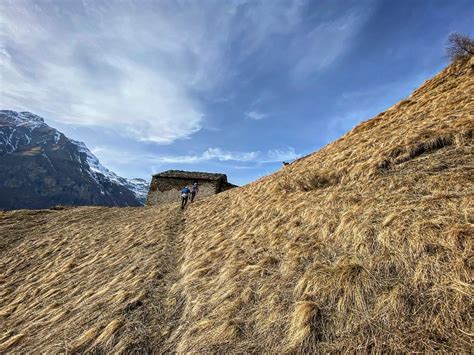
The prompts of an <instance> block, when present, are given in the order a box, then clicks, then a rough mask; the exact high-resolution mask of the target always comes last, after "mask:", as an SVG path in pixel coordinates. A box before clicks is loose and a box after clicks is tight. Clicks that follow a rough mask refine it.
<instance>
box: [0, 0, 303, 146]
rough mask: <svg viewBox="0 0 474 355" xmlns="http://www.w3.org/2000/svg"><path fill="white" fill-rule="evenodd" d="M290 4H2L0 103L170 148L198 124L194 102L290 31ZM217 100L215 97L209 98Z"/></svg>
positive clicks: (199, 111)
mask: <svg viewBox="0 0 474 355" xmlns="http://www.w3.org/2000/svg"><path fill="white" fill-rule="evenodd" d="M299 6H300V5H299V2H298V1H296V2H294V3H293V4H291V5H290V6H288V4H287V3H286V2H285V1H281V2H280V1H276V2H268V3H267V2H266V1H261V2H258V1H257V2H254V1H245V0H243V1H236V2H216V1H212V0H210V1H203V2H201V1H199V2H195V1H184V2H164V1H163V2H143V1H113V2H108V1H107V2H106V1H99V0H97V1H95V0H94V1H88V0H84V1H76V2H69V1H65V2H37V1H33V0H31V1H29V0H24V1H22V0H19V1H8V0H5V1H2V2H1V4H0V10H1V13H2V23H1V31H0V43H1V44H2V46H1V47H2V48H1V49H0V55H1V61H2V70H1V73H0V75H1V81H2V85H1V88H0V90H1V91H0V100H1V101H0V104H1V105H2V106H3V107H5V108H12V109H28V110H31V111H34V112H36V113H39V114H43V115H46V116H48V117H50V118H51V119H53V120H60V121H61V122H63V123H69V124H72V125H78V126H98V127H106V128H111V129H114V130H115V131H117V132H118V133H120V134H122V135H127V136H131V137H133V138H135V139H137V140H143V141H153V142H157V143H170V142H173V141H174V140H176V139H180V138H185V137H188V136H190V135H192V134H193V133H195V132H197V131H199V130H200V129H201V128H202V127H203V125H205V121H206V118H205V116H206V107H205V105H204V103H203V102H202V100H201V99H200V97H202V96H203V95H208V96H211V97H212V96H213V95H212V93H214V90H216V88H218V87H219V85H221V84H223V83H225V82H226V81H227V80H229V79H230V78H232V77H233V76H235V74H236V73H235V69H234V68H233V67H232V66H231V65H232V64H231V60H230V58H232V56H233V54H232V53H230V52H229V46H230V45H231V43H232V41H235V40H239V41H243V42H244V43H245V50H243V51H240V54H239V55H240V57H241V59H242V58H244V57H245V56H248V55H250V54H252V53H253V52H255V51H256V50H257V49H258V48H259V46H260V45H261V44H262V43H263V42H264V41H265V40H266V39H267V38H268V37H269V36H271V35H272V34H274V33H283V32H286V31H290V30H291V28H292V27H293V26H294V25H295V23H296V22H297V20H298V18H299V15H298V9H299ZM216 96H217V95H216Z"/></svg>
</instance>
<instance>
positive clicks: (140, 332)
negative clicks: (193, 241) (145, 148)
mask: <svg viewBox="0 0 474 355" xmlns="http://www.w3.org/2000/svg"><path fill="white" fill-rule="evenodd" d="M170 207H171V206H170ZM171 208H174V206H173V207H171ZM185 223H186V220H185V214H184V213H183V212H182V211H181V210H180V209H179V208H178V207H176V213H175V214H174V216H173V217H172V218H170V219H169V222H168V224H167V225H166V227H165V231H164V232H165V239H166V242H165V243H164V244H163V245H164V250H163V253H162V255H163V257H164V260H162V261H163V266H162V267H161V272H160V274H159V275H157V277H156V281H155V282H154V283H153V284H152V285H150V287H149V288H148V289H147V290H144V291H145V292H146V293H147V297H146V299H145V301H144V302H143V304H141V305H139V307H137V310H136V311H134V312H132V313H133V314H131V315H130V316H131V317H130V318H129V322H128V324H129V326H128V329H127V330H126V332H132V333H133V336H134V337H136V339H137V341H136V342H134V344H133V345H132V347H130V348H128V349H126V351H127V352H130V351H132V352H133V351H145V352H153V351H156V349H160V352H161V353H165V352H174V348H175V342H174V341H173V337H172V335H173V333H174V331H175V330H176V328H177V327H178V324H179V320H180V317H181V312H182V308H183V305H184V299H183V298H181V296H180V294H179V293H178V292H176V290H175V289H173V286H174V285H175V284H176V283H177V281H178V279H179V272H180V265H181V262H182V259H181V258H182V255H183V248H184V247H183V243H182V240H181V235H182V231H183V229H184V228H185Z"/></svg>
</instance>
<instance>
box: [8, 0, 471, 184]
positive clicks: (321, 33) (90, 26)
mask: <svg viewBox="0 0 474 355" xmlns="http://www.w3.org/2000/svg"><path fill="white" fill-rule="evenodd" d="M453 31H456V32H461V33H464V34H468V35H471V36H472V35H473V34H474V2H473V1H472V0H466V1H465V0H450V1H445V0H397V1H392V0H387V1H384V0H380V1H375V0H358V1H351V0H308V1H305V0H295V1H291V0H284V1H279V0H262V1H257V0H251V1H250V0H235V1H231V0H190V1H185V0H174V1H165V0H155V1H150V0H115V1H101V0H83V1H80V0H31V1H26V0H11V1H9V0H0V64H1V66H0V109H11V110H21V111H30V112H33V113H35V114H37V115H40V116H42V117H44V118H45V122H46V123H48V124H49V125H51V126H53V127H55V128H57V129H59V130H60V131H62V132H63V133H65V134H66V135H67V136H68V137H70V138H73V139H76V140H81V141H83V142H85V143H86V145H87V146H88V147H89V149H90V150H91V151H92V152H93V153H94V154H95V155H96V156H97V157H98V158H99V159H100V161H101V162H102V164H104V165H105V166H106V167H108V168H109V169H111V170H113V171H115V172H116V173H118V174H119V175H121V176H124V177H129V178H133V177H141V178H145V179H147V180H150V178H151V175H152V174H153V173H157V172H160V171H164V170H168V169H182V170H191V171H206V172H221V173H226V174H227V176H228V179H229V181H231V182H232V183H235V184H239V185H242V184H246V183H248V182H251V181H254V180H256V179H258V178H260V177H262V176H265V175H268V174H271V173H272V172H274V171H277V170H278V169H280V168H281V166H282V162H283V161H292V160H294V159H297V158H298V157H301V156H304V155H307V154H310V153H312V152H314V151H317V150H319V149H320V148H322V147H323V146H324V145H326V144H328V143H330V142H332V141H334V140H335V139H337V138H339V137H340V136H341V135H343V134H344V133H346V132H348V131H350V130H351V129H352V128H353V127H354V126H355V125H357V124H358V123H360V122H362V121H365V120H367V119H369V118H371V117H373V116H374V115H376V114H377V113H379V112H381V111H384V110H386V109H388V108H389V107H390V106H392V105H393V104H395V103H396V102H398V101H399V100H401V99H403V98H405V97H407V96H408V95H409V94H410V93H411V92H412V91H413V90H414V89H416V88H417V87H418V86H419V85H420V84H421V83H423V82H424V81H425V80H427V79H429V78H431V77H432V76H433V75H435V74H436V73H437V72H439V71H440V70H441V69H443V68H444V67H445V66H446V65H447V64H448V63H449V59H448V58H447V57H446V55H445V52H444V47H445V42H446V39H447V37H448V35H449V34H450V33H451V32H453Z"/></svg>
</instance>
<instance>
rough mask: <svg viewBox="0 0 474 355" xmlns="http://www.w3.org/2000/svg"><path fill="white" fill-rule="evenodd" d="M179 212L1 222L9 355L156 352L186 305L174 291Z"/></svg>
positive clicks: (73, 213) (84, 211)
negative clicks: (171, 290)
mask: <svg viewBox="0 0 474 355" xmlns="http://www.w3.org/2000/svg"><path fill="white" fill-rule="evenodd" d="M175 207H176V206H175ZM177 211H178V209H177V207H176V208H174V209H170V208H168V207H166V208H155V209H153V211H152V213H150V212H151V211H150V209H147V208H142V209H139V208H122V209H119V208H97V207H86V208H73V209H66V210H62V211H54V210H48V211H24V210H20V211H14V212H9V213H4V214H3V215H1V217H0V218H1V224H0V234H1V235H2V239H3V240H2V242H3V243H2V244H1V245H0V248H1V249H0V250H1V263H0V271H1V276H0V277H1V278H0V280H1V281H0V282H1V284H0V285H1V286H0V287H1V288H0V299H1V300H2V304H1V310H0V317H1V326H0V328H2V329H1V331H0V333H1V334H3V339H0V352H2V351H6V350H14V351H21V352H32V351H35V352H37V351H41V352H43V351H48V352H64V351H72V352H74V351H87V350H90V351H101V350H103V351H108V350H114V351H128V350H129V349H135V350H142V351H149V350H150V344H155V345H157V344H158V345H159V344H161V343H162V342H163V339H164V337H167V331H168V329H169V327H170V324H172V319H171V318H170V317H171V315H172V313H173V312H172V311H170V310H174V309H175V308H176V300H175V299H174V298H172V297H170V296H169V294H170V293H169V292H168V288H169V285H171V284H172V283H174V281H173V277H174V275H175V274H176V269H177V266H176V265H177V260H178V258H177V254H176V253H177V250H178V249H179V245H177V242H178V240H177V238H176V235H178V234H179V232H180V228H181V226H180V225H181V224H182V216H181V214H180V213H179V212H177ZM25 224H26V225H25Z"/></svg>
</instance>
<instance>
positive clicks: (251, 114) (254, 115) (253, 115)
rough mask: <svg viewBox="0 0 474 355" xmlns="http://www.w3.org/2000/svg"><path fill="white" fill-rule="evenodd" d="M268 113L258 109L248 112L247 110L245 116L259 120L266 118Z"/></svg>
mask: <svg viewBox="0 0 474 355" xmlns="http://www.w3.org/2000/svg"><path fill="white" fill-rule="evenodd" d="M267 116H268V114H266V113H262V112H258V111H248V112H245V117H247V118H249V119H251V120H255V121H259V120H262V119H264V118H265V117H267Z"/></svg>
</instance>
